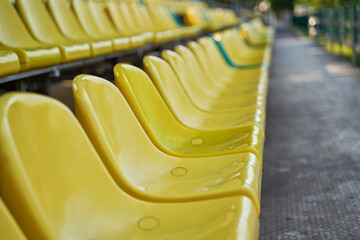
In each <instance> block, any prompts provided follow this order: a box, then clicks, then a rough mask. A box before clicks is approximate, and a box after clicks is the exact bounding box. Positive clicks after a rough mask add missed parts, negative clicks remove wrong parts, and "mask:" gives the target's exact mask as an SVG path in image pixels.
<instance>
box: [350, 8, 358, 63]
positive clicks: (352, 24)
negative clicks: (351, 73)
mask: <svg viewBox="0 0 360 240" xmlns="http://www.w3.org/2000/svg"><path fill="white" fill-rule="evenodd" d="M355 11H356V5H352V6H350V16H349V17H350V36H351V49H352V62H353V64H354V65H355V66H356V27H357V25H356V19H355Z"/></svg>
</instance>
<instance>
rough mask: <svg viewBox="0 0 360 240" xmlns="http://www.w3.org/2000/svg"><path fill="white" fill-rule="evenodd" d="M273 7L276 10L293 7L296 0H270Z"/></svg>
mask: <svg viewBox="0 0 360 240" xmlns="http://www.w3.org/2000/svg"><path fill="white" fill-rule="evenodd" d="M270 2H271V8H272V9H273V10H275V11H281V10H286V9H292V8H293V6H294V5H293V4H294V0H270Z"/></svg>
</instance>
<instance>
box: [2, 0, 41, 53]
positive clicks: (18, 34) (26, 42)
mask: <svg viewBox="0 0 360 240" xmlns="http://www.w3.org/2000/svg"><path fill="white" fill-rule="evenodd" d="M0 44H2V45H4V46H7V47H12V48H39V47H41V46H42V45H41V44H40V43H39V42H37V41H36V40H34V38H33V37H32V36H31V35H30V33H29V31H28V30H27V28H26V26H25V24H24V23H23V22H22V20H21V18H20V16H19V15H18V13H17V12H16V10H15V8H14V6H13V5H12V4H11V2H10V1H8V0H2V1H0Z"/></svg>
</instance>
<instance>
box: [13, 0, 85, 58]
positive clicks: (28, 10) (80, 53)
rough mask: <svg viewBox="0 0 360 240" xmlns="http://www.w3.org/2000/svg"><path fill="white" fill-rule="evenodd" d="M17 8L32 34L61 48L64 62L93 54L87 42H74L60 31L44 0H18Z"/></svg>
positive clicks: (41, 40)
mask: <svg viewBox="0 0 360 240" xmlns="http://www.w3.org/2000/svg"><path fill="white" fill-rule="evenodd" d="M15 4H16V8H17V10H18V12H19V14H20V15H21V17H22V19H23V21H24V22H25V24H26V25H27V27H28V29H29V30H30V32H31V33H32V35H33V36H34V37H35V38H36V39H37V40H39V41H40V42H43V43H45V44H49V45H55V46H57V47H58V48H59V49H60V53H61V59H62V62H69V61H74V60H78V59H83V58H88V57H90V56H91V49H90V45H89V44H88V43H86V42H82V43H81V42H72V41H70V40H69V39H66V38H65V37H64V36H63V35H62V33H61V32H60V31H59V29H58V27H57V26H56V24H55V22H54V21H53V19H52V18H51V16H50V14H49V12H48V11H47V9H46V6H45V3H44V1H43V0H17V1H16V3H15Z"/></svg>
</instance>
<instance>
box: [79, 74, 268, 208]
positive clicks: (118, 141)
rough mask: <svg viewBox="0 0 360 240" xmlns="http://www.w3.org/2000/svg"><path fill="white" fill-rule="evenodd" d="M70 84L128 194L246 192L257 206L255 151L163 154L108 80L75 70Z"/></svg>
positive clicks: (82, 116)
mask: <svg viewBox="0 0 360 240" xmlns="http://www.w3.org/2000/svg"><path fill="white" fill-rule="evenodd" d="M73 89H74V99H75V106H76V115H77V117H78V119H79V121H80V123H81V124H82V126H83V127H84V129H85V131H86V132H87V134H88V136H89V138H90V140H91V142H92V143H93V144H94V147H95V149H96V150H97V152H98V153H99V154H100V157H101V159H102V160H103V161H104V163H105V165H106V167H107V168H108V169H109V172H110V173H111V175H112V176H113V178H114V180H115V181H116V183H117V184H118V185H119V186H120V187H121V188H123V189H127V191H128V192H129V193H130V194H131V195H133V196H136V197H137V198H140V199H144V200H149V201H158V202H180V201H194V200H201V199H210V198H218V197H225V196H235V195H245V196H248V197H249V198H250V199H251V200H252V201H253V202H254V204H255V206H256V208H257V209H258V210H260V202H259V199H260V195H259V194H260V191H259V188H260V183H261V166H260V161H259V160H258V159H257V158H256V156H255V155H254V154H251V153H238V154H232V155H224V156H215V157H199V158H181V157H174V156H171V155H167V154H165V153H163V152H161V151H160V150H159V149H158V148H156V147H155V146H154V145H153V143H152V142H151V140H150V139H149V137H148V136H147V135H146V133H145V131H144V129H143V128H142V127H141V125H140V123H139V122H138V121H137V119H136V117H135V115H134V113H133V112H132V110H131V108H130V106H129V105H128V103H127V102H126V100H125V99H124V97H123V96H122V95H121V93H120V91H119V89H117V88H116V86H114V85H113V84H111V83H110V82H109V81H107V80H105V79H101V78H98V77H94V76H89V75H79V76H78V77H76V78H75V80H74V82H73ZM139 146H141V151H138V147H139ZM204 166H206V169H204ZM219 173H221V174H219ZM236 174H238V176H239V177H234V175H236ZM220 179H228V180H226V181H221V180H220Z"/></svg>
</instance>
